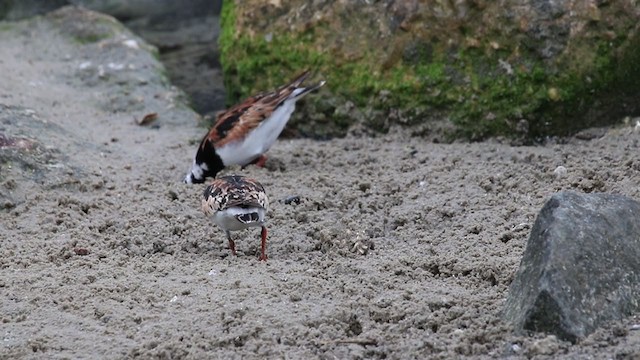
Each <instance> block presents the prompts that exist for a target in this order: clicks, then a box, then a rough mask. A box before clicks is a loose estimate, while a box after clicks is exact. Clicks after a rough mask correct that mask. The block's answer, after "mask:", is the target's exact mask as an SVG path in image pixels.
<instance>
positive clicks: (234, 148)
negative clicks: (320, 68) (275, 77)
mask: <svg viewBox="0 0 640 360" xmlns="http://www.w3.org/2000/svg"><path fill="white" fill-rule="evenodd" d="M309 74H310V72H309V71H308V70H307V71H304V72H303V73H302V74H301V75H299V76H297V77H296V78H295V79H294V80H292V81H291V82H290V83H288V84H286V85H284V86H281V87H280V88H279V89H277V90H275V91H273V92H267V93H261V94H258V95H255V96H252V97H249V98H248V99H246V100H245V101H243V102H242V103H240V104H237V105H235V106H233V107H231V108H229V109H228V110H226V111H223V112H221V113H220V114H218V115H217V117H216V121H215V123H214V125H213V127H211V129H210V130H209V132H208V133H207V134H206V135H205V136H204V138H203V139H202V141H200V146H199V147H198V150H197V152H196V155H195V157H194V159H193V164H192V166H191V170H189V172H187V175H186V176H185V178H184V182H185V183H188V184H193V183H203V182H204V181H205V179H206V178H207V177H213V178H215V177H216V175H217V174H218V172H220V171H221V170H222V169H224V168H225V167H227V166H230V165H241V166H242V167H245V166H247V165H250V164H255V165H258V166H264V163H265V162H266V160H267V158H266V156H265V155H264V153H265V152H267V150H269V148H271V146H272V145H273V144H274V143H275V141H276V139H277V138H278V136H279V135H280V133H281V132H282V130H283V129H284V127H285V125H286V124H287V122H288V121H289V118H290V117H291V114H292V113H293V111H294V110H295V106H296V101H298V100H300V98H302V97H303V96H305V95H306V94H308V93H310V92H312V91H314V90H316V89H318V88H320V87H321V86H323V85H324V84H325V81H320V82H318V83H316V84H314V85H311V86H303V85H302V83H303V82H304V81H305V79H307V77H308V76H309Z"/></svg>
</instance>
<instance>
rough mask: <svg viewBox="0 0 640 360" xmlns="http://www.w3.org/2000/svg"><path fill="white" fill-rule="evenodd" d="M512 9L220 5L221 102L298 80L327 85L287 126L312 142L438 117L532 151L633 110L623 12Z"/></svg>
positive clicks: (630, 11) (634, 12) (639, 34)
mask: <svg viewBox="0 0 640 360" xmlns="http://www.w3.org/2000/svg"><path fill="white" fill-rule="evenodd" d="M510 3H513V4H510ZM521 3H522V2H517V4H516V1H515V0H514V1H507V3H503V4H497V3H494V2H482V1H481V2H472V4H471V5H469V4H466V3H464V4H462V5H459V4H456V5H452V4H453V3H452V2H441V1H437V2H434V3H433V4H430V5H426V4H422V3H420V2H417V1H410V0H406V1H395V2H393V3H391V4H388V2H374V3H373V4H371V5H366V4H362V3H360V2H341V1H335V0H326V1H319V2H314V3H313V4H311V3H309V2H307V1H302V0H292V1H288V2H283V1H274V0H248V1H242V2H233V1H227V2H225V3H224V5H223V9H222V14H221V17H222V19H221V20H222V21H221V26H222V29H221V35H220V40H219V41H220V51H221V62H222V66H223V72H224V77H225V86H226V88H227V91H228V101H229V103H234V102H236V101H238V100H240V99H241V98H244V97H246V96H249V95H251V94H253V93H256V92H259V91H265V90H269V89H272V88H275V87H277V86H278V85H280V84H282V83H284V82H286V81H287V80H289V79H290V78H292V77H293V76H295V75H296V74H297V73H298V72H300V71H302V70H303V69H307V68H310V69H313V70H314V71H315V72H316V73H317V76H318V77H322V78H324V79H326V80H327V85H326V86H325V89H323V91H322V92H321V93H320V94H318V95H314V96H309V97H308V98H306V99H305V101H304V102H303V103H302V104H301V105H302V106H301V109H300V110H299V111H297V113H296V116H295V117H294V119H293V120H292V122H291V124H290V126H291V127H294V128H296V129H298V130H299V131H301V132H302V133H305V134H309V135H314V136H332V135H340V134H343V133H344V132H345V131H346V129H347V128H348V127H349V126H351V125H353V124H354V123H362V124H364V125H366V126H368V127H370V128H373V129H376V130H382V131H384V130H386V129H387V128H388V126H389V124H390V123H392V122H398V123H402V124H405V125H409V126H416V127H421V128H424V127H427V128H428V127H429V126H430V124H431V123H432V122H433V121H435V120H437V119H442V118H443V117H444V118H447V119H449V121H451V123H452V124H453V130H452V131H451V132H450V133H449V134H448V135H452V136H463V137H467V138H471V139H480V138H484V137H487V136H497V135H506V136H510V137H525V138H529V139H535V138H542V137H545V136H549V135H567V134H571V133H572V132H575V131H577V130H580V129H582V128H586V127H592V126H599V125H606V124H612V123H615V122H616V121H619V120H620V119H621V118H622V117H623V116H625V115H634V114H637V113H639V112H640V102H638V101H634V99H637V97H638V95H640V46H638V45H640V31H639V27H638V24H639V23H640V21H639V20H640V11H638V9H637V6H636V5H635V2H634V1H631V0H629V1H616V2H600V3H599V4H600V5H594V4H587V3H586V2H584V3H583V2H577V3H576V4H574V3H571V4H569V2H566V4H565V3H563V4H555V3H554V4H551V3H549V2H548V1H535V0H532V1H529V2H528V3H527V4H525V5H522V4H521ZM516 5H518V6H516ZM345 104H346V105H345ZM351 104H353V105H354V106H351ZM345 107H346V108H348V109H349V110H348V111H345ZM354 109H355V110H354Z"/></svg>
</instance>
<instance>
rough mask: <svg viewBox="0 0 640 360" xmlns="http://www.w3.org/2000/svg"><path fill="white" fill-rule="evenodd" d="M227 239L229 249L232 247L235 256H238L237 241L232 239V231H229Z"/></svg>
mask: <svg viewBox="0 0 640 360" xmlns="http://www.w3.org/2000/svg"><path fill="white" fill-rule="evenodd" d="M227 240H229V249H231V253H232V254H233V256H236V243H234V242H233V240H231V232H229V231H227Z"/></svg>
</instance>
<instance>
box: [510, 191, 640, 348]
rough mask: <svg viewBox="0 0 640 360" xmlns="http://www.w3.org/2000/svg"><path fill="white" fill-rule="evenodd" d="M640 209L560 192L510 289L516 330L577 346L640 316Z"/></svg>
mask: <svg viewBox="0 0 640 360" xmlns="http://www.w3.org/2000/svg"><path fill="white" fill-rule="evenodd" d="M638 219H640V203H638V202H637V201H634V200H632V199H629V198H627V197H624V196H621V195H609V194H579V193H576V192H570V191H569V192H561V193H558V194H556V195H554V196H553V197H551V199H550V200H549V201H548V202H547V203H546V204H545V206H544V207H543V208H542V211H541V212H540V214H538V218H537V219H536V222H535V224H534V225H533V228H532V230H531V236H530V238H529V242H528V244H527V248H526V250H525V253H524V256H523V258H522V263H521V264H520V268H519V269H518V273H517V274H516V278H515V280H514V282H513V284H512V285H511V289H510V291H509V296H508V298H507V302H506V304H505V308H504V316H505V318H506V319H507V320H508V321H510V322H512V323H513V324H514V326H515V328H516V330H519V331H521V330H528V331H534V332H546V333H551V334H555V335H556V336H558V337H559V338H561V339H564V340H569V341H572V342H575V341H577V340H579V339H581V338H583V337H585V336H586V335H588V334H590V333H591V332H593V331H594V330H595V329H596V328H598V327H599V326H601V325H602V324H604V323H605V322H607V321H612V320H620V319H623V318H625V317H627V316H629V315H631V314H633V313H634V312H637V311H638V310H640V261H639V260H638V259H640V222H639V221H638Z"/></svg>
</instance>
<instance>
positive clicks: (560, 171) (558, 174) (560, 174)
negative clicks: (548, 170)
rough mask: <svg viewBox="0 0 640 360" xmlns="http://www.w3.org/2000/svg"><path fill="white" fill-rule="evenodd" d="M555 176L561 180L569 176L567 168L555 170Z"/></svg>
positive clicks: (561, 167) (559, 167)
mask: <svg viewBox="0 0 640 360" xmlns="http://www.w3.org/2000/svg"><path fill="white" fill-rule="evenodd" d="M553 175H555V176H556V178H558V179H561V178H563V177H565V176H567V168H566V167H564V166H562V165H560V166H558V167H557V168H556V169H555V170H553Z"/></svg>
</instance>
